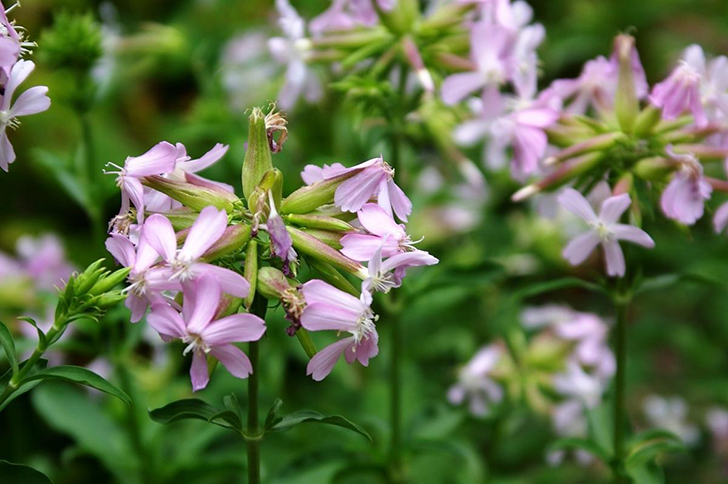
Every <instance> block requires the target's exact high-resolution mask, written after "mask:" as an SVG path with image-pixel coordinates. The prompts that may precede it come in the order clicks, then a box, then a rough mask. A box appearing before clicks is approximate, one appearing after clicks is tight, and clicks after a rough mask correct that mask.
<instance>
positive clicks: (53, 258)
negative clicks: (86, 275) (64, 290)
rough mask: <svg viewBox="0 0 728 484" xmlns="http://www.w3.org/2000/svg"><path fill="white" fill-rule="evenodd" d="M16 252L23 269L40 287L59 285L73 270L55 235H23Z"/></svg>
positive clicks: (49, 287)
mask: <svg viewBox="0 0 728 484" xmlns="http://www.w3.org/2000/svg"><path fill="white" fill-rule="evenodd" d="M17 252H18V256H19V258H20V260H21V262H22V265H23V269H24V270H25V271H26V272H27V273H28V275H29V276H30V277H31V278H32V279H33V280H34V281H35V283H36V285H37V286H38V287H40V288H41V289H53V288H54V287H61V285H62V283H63V282H64V281H67V280H68V276H69V275H71V272H73V270H74V268H73V266H72V265H71V264H70V263H69V262H68V259H67V258H66V251H65V250H64V249H63V245H62V244H61V241H60V240H59V239H58V237H56V236H55V235H51V234H47V235H43V236H42V237H35V238H34V237H31V236H29V235H24V236H22V237H20V238H19V239H18V242H17Z"/></svg>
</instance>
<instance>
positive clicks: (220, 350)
mask: <svg viewBox="0 0 728 484" xmlns="http://www.w3.org/2000/svg"><path fill="white" fill-rule="evenodd" d="M210 353H211V354H212V356H214V357H215V358H217V359H218V360H220V363H222V364H223V366H225V368H227V371H229V372H230V374H231V375H232V376H234V377H237V378H248V375H250V374H251V373H253V365H252V364H251V363H250V359H248V355H246V354H245V353H243V351H242V350H241V349H240V348H238V347H237V346H233V345H221V346H215V347H213V348H212V349H211V350H210Z"/></svg>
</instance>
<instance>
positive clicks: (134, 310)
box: [124, 294, 149, 323]
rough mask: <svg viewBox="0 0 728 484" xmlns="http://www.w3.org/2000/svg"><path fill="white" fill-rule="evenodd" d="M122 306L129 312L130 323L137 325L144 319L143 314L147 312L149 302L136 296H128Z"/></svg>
mask: <svg viewBox="0 0 728 484" xmlns="http://www.w3.org/2000/svg"><path fill="white" fill-rule="evenodd" d="M124 305H125V306H126V307H127V308H129V310H130V311H131V318H130V321H131V322H132V323H137V322H139V321H141V319H142V318H143V317H144V313H146V312H147V308H148V307H149V302H148V301H147V300H146V299H144V298H141V297H139V296H137V295H136V294H129V295H128V296H127V297H126V301H125V302H124Z"/></svg>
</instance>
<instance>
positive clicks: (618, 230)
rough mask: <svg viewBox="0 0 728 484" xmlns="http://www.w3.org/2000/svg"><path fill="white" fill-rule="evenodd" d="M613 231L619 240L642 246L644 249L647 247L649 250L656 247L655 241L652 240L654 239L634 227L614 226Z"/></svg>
mask: <svg viewBox="0 0 728 484" xmlns="http://www.w3.org/2000/svg"><path fill="white" fill-rule="evenodd" d="M611 230H612V232H613V233H614V236H615V237H616V238H617V240H626V241H628V242H632V243H635V244H638V245H641V246H642V247H647V248H648V249H651V248H653V247H654V246H655V241H654V240H652V237H650V236H649V235H648V234H647V232H645V231H644V230H642V229H641V228H639V227H635V226H634V225H625V224H617V225H614V226H612V228H611Z"/></svg>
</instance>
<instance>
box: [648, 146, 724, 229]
mask: <svg viewBox="0 0 728 484" xmlns="http://www.w3.org/2000/svg"><path fill="white" fill-rule="evenodd" d="M667 152H668V154H669V155H670V156H671V157H672V159H673V160H675V161H676V162H678V163H679V164H680V168H679V169H678V171H677V172H676V173H675V174H674V175H673V177H672V180H671V181H670V183H669V184H668V185H667V188H665V191H664V192H662V198H661V199H660V206H661V207H662V211H663V212H664V213H665V215H666V216H667V217H670V218H672V219H675V220H677V221H678V222H681V223H684V224H688V225H691V224H694V223H695V222H696V221H697V220H698V219H700V218H701V217H702V216H703V210H704V205H705V200H708V199H709V198H710V194H711V193H712V192H713V188H712V187H711V186H710V184H709V183H708V182H707V181H706V180H705V178H704V177H703V165H701V164H700V162H699V161H698V159H697V158H695V156H693V155H691V154H684V155H683V154H680V155H678V154H675V153H673V152H672V149H671V147H668V149H667ZM716 216H717V213H716Z"/></svg>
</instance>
